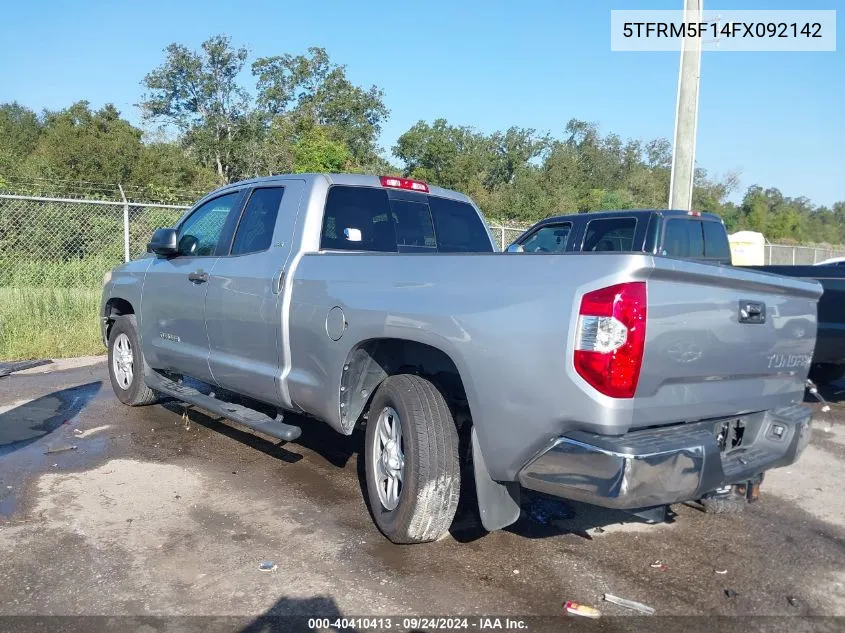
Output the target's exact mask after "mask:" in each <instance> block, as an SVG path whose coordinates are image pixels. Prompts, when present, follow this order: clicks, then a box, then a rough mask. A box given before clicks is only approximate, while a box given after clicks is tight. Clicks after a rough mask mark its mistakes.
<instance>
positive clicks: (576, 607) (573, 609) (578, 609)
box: [563, 600, 601, 618]
mask: <svg viewBox="0 0 845 633" xmlns="http://www.w3.org/2000/svg"><path fill="white" fill-rule="evenodd" d="M563 611H564V613H568V614H570V615H580V616H583V617H585V618H598V617H601V611H599V610H598V609H596V608H594V607H588V606H587V605H586V604H581V603H580V602H575V601H574V600H567V601H566V602H564V603H563Z"/></svg>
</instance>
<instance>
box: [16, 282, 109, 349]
mask: <svg viewBox="0 0 845 633" xmlns="http://www.w3.org/2000/svg"><path fill="white" fill-rule="evenodd" d="M100 276H102V273H100ZM99 303H100V288H98V287H96V286H95V287H91V286H88V287H81V288H79V287H74V288H57V287H51V288H45V287H34V286H29V287H27V286H17V287H8V286H0V360H19V359H29V358H65V357H68V356H85V355H89V354H102V353H104V348H103V344H102V342H101V341H100V333H99V323H98V319H97V314H98V309H99Z"/></svg>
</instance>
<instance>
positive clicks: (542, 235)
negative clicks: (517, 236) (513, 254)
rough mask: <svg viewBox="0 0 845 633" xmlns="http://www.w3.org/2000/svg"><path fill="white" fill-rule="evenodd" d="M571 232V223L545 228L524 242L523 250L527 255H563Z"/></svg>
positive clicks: (535, 232)
mask: <svg viewBox="0 0 845 633" xmlns="http://www.w3.org/2000/svg"><path fill="white" fill-rule="evenodd" d="M571 232H572V225H571V224H570V223H569V222H566V223H564V224H551V225H549V226H544V227H542V228H541V229H538V230H536V231H534V233H532V234H531V235H530V236H529V237H528V238H527V239H526V240H525V241H524V242H522V249H523V250H524V251H525V252H526V253H563V252H565V251H566V246H567V244H568V242H569V234H570V233H571Z"/></svg>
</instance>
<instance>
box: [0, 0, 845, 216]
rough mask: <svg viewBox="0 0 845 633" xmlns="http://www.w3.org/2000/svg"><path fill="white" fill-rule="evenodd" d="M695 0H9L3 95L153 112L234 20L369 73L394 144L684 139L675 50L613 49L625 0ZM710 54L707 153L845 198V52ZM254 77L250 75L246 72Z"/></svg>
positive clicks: (793, 189)
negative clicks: (435, 127) (169, 72)
mask: <svg viewBox="0 0 845 633" xmlns="http://www.w3.org/2000/svg"><path fill="white" fill-rule="evenodd" d="M681 4H682V2H681V0H639V1H637V2H630V1H627V0H616V1H615V2H607V1H605V0H595V1H592V2H587V1H585V0H582V1H580V2H576V1H574V0H559V1H557V2H554V1H549V2H540V1H537V2H532V1H530V0H526V1H525V2H521V3H516V2H497V1H495V0H486V1H485V0H465V1H462V2H459V1H452V2H447V1H441V0H432V1H430V2H425V3H423V2H416V3H407V4H404V3H400V2H398V1H397V2H381V1H373V2H357V3H351V2H340V1H333V0H323V1H322V2H298V1H294V0H287V1H279V0H277V1H275V2H273V1H249V0H242V2H238V3H236V2H226V3H223V2H219V1H216V0H206V1H205V2H189V1H180V0H169V1H166V2H165V1H161V0H145V1H144V2H118V1H115V2H93V1H88V2H73V3H71V2H62V1H59V0H42V1H41V2H14V3H7V4H6V6H5V7H4V11H3V13H4V29H3V37H2V39H0V59H1V60H3V61H2V63H1V64H0V101H11V100H17V101H19V102H21V103H23V104H25V105H27V106H29V107H32V108H35V109H38V110H40V109H41V108H45V107H46V108H51V109H55V108H61V107H65V106H67V105H69V104H70V103H72V102H73V101H76V100H79V99H88V100H89V101H90V102H91V103H92V104H93V105H94V106H95V107H99V106H101V105H103V104H104V103H107V102H112V103H114V104H115V105H116V106H117V107H118V108H119V109H120V110H121V111H122V113H123V114H124V116H126V117H127V118H128V119H129V120H130V121H133V122H135V123H139V115H138V111H137V109H136V108H135V106H134V104H135V103H137V102H138V100H139V98H140V95H141V93H142V87H141V83H140V82H141V80H142V79H143V77H144V75H145V74H146V73H147V72H149V71H150V70H151V69H152V68H153V67H155V66H156V65H158V64H160V63H161V61H162V60H163V54H162V49H163V48H164V47H165V46H166V45H167V44H169V43H171V42H180V43H184V44H187V45H188V46H191V47H198V46H199V44H200V43H201V42H202V41H203V40H204V39H206V38H207V37H209V36H210V35H212V34H216V33H227V34H229V35H231V36H232V38H233V41H234V43H235V44H237V45H246V46H247V47H248V48H249V49H250V51H251V59H254V58H255V57H260V56H267V55H274V54H281V53H300V52H303V51H304V50H305V49H306V48H307V47H308V46H314V45H316V46H323V47H325V48H326V49H327V50H328V51H329V53H330V55H331V56H332V58H333V60H334V61H336V62H339V63H343V64H346V65H347V68H348V74H349V76H350V77H351V79H352V80H353V81H355V82H357V83H360V84H365V85H371V84H376V85H378V86H380V87H381V88H383V89H384V91H385V101H386V103H387V105H388V107H389V108H390V110H391V116H390V119H389V121H388V122H387V124H386V125H385V126H384V130H383V135H382V144H383V145H384V146H385V147H386V148H390V147H391V146H392V145H393V143H394V142H395V140H396V138H397V137H398V136H399V135H400V134H401V133H402V132H403V131H404V130H406V129H407V128H408V127H410V126H411V125H413V124H414V123H415V122H416V121H418V120H420V119H423V120H427V121H431V120H433V119H435V118H437V117H444V118H446V119H448V120H449V121H450V122H451V123H455V124H467V125H472V126H475V127H476V128H478V129H480V130H482V131H486V132H489V131H493V130H496V129H505V128H507V127H509V126H511V125H519V126H524V127H533V128H537V129H539V130H543V131H549V132H551V133H552V134H555V135H560V134H561V133H562V130H563V128H564V126H565V125H566V122H567V121H568V120H569V119H570V118H573V117H575V118H579V119H585V120H588V121H594V122H596V123H598V124H599V125H600V126H601V128H602V130H603V131H604V132H609V131H613V132H616V133H618V134H620V135H621V136H623V137H626V138H627V137H635V138H653V137H665V138H671V136H672V132H673V122H674V108H675V91H676V87H677V78H678V55H677V53H657V52H651V53H618V52H616V53H614V52H611V51H610V37H609V28H610V10H611V9H622V8H629V9H677V8H680V6H681ZM837 5H840V6H842V5H841V2H837V1H836V0H792V2H785V1H782V0H771V1H768V2H763V1H760V0H743V1H742V2H736V1H727V0H722V2H720V3H716V2H715V1H714V2H706V3H705V9H707V10H716V9H797V8H804V9H835V8H837ZM841 41H842V40H841V38H840V46H839V50H838V51H837V52H835V53H705V55H704V59H703V62H702V85H701V105H700V113H699V126H698V145H697V152H698V154H697V159H698V164H699V166H701V167H705V168H706V169H707V170H708V171H710V172H711V173H713V174H717V175H719V174H723V173H725V172H728V171H732V170H737V171H739V172H740V178H741V191H740V192H739V194H736V195H735V196H734V198H737V197H738V196H741V193H742V192H744V189H745V187H747V186H749V185H751V184H760V185H762V186H764V187H768V186H777V187H779V188H780V189H781V190H782V191H783V192H784V194H786V195H790V196H799V195H806V196H808V197H809V198H810V199H811V200H813V201H814V202H815V203H817V204H828V205H829V204H831V203H833V202H834V201H837V200H845V52H843V47H845V44H842V43H841ZM250 79H251V78H250V77H249V76H245V77H244V80H245V82H249V80H250Z"/></svg>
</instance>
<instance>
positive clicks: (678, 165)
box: [669, 0, 704, 210]
mask: <svg viewBox="0 0 845 633" xmlns="http://www.w3.org/2000/svg"><path fill="white" fill-rule="evenodd" d="M703 5H704V0H684V19H685V20H686V21H687V22H697V23H700V22H702V21H703V20H702V11H703V8H704V6H703ZM700 81H701V38H700V37H684V40H683V42H682V44H681V63H680V69H679V72H678V100H677V104H676V106H675V136H674V138H673V142H674V145H673V151H672V173H671V176H670V178H669V208H670V209H685V210H689V209H691V208H692V187H693V181H694V179H695V135H696V129H697V127H698V88H699V83H700Z"/></svg>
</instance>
